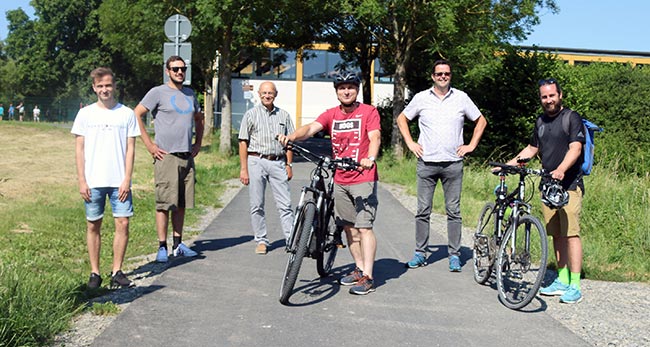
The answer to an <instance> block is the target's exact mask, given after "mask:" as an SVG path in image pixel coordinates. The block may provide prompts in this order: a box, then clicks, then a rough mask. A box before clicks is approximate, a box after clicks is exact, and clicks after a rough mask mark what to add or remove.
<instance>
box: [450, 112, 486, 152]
mask: <svg viewBox="0 0 650 347" xmlns="http://www.w3.org/2000/svg"><path fill="white" fill-rule="evenodd" d="M474 123H475V125H474V132H473V133H472V139H471V140H470V141H469V144H468V145H462V146H460V147H458V149H457V150H456V154H458V156H459V157H464V156H465V155H467V154H469V153H472V152H474V150H475V149H476V147H477V146H478V143H479V141H481V137H482V136H483V132H484V131H485V127H486V126H487V120H485V117H483V115H481V116H479V117H478V118H476V120H475V121H474Z"/></svg>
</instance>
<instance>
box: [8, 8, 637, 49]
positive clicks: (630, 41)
mask: <svg viewBox="0 0 650 347" xmlns="http://www.w3.org/2000/svg"><path fill="white" fill-rule="evenodd" d="M556 2H557V4H558V6H559V7H560V12H559V13H558V14H553V13H551V12H550V11H548V10H543V12H542V13H541V20H542V23H541V24H540V25H538V26H536V27H535V28H534V29H533V30H534V31H533V33H532V34H531V35H530V36H529V37H528V39H527V40H525V41H523V42H517V43H518V44H521V45H528V46H530V45H533V44H536V45H538V46H544V47H559V48H584V49H602V50H620V51H638V52H650V35H648V31H649V30H648V28H647V24H648V14H649V13H650V1H648V0H613V1H612V0H607V1H606V0H556ZM18 7H22V9H23V10H25V12H27V13H28V14H29V15H32V14H33V10H32V8H31V7H30V6H29V0H11V1H7V0H0V40H4V39H5V38H6V37H7V32H8V30H7V20H6V16H5V12H6V11H8V10H12V9H16V8H18Z"/></svg>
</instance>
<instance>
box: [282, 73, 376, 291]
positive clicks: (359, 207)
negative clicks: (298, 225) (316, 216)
mask: <svg viewBox="0 0 650 347" xmlns="http://www.w3.org/2000/svg"><path fill="white" fill-rule="evenodd" d="M360 85H361V81H360V80H359V77H358V76H357V75H356V74H353V73H346V72H343V73H341V74H339V75H337V76H336V77H335V80H334V89H335V91H336V96H337V98H338V100H339V102H340V105H338V106H336V107H333V108H330V109H328V110H326V111H325V112H323V113H322V114H321V115H320V116H318V118H316V120H315V121H314V122H311V123H309V124H307V125H303V126H302V127H300V128H298V130H296V131H295V132H294V133H292V134H290V135H288V136H284V135H280V136H279V137H278V140H280V142H281V143H282V144H284V145H286V144H287V141H299V140H304V139H307V138H309V137H311V136H313V135H314V134H316V133H318V132H320V131H321V130H325V131H326V132H328V133H329V134H330V137H331V139H332V155H333V156H334V158H335V159H340V158H346V157H347V158H352V159H354V160H355V161H356V162H358V163H360V164H361V167H360V168H359V170H358V171H344V170H339V169H337V170H336V172H335V174H334V201H335V203H334V210H335V215H336V224H337V225H339V226H342V227H343V230H345V234H346V236H347V240H348V246H349V248H350V254H351V255H352V258H353V259H354V263H355V265H356V266H355V269H354V270H353V271H352V272H351V273H350V274H348V275H347V276H345V277H343V278H341V279H340V280H339V283H340V284H341V285H344V286H351V287H350V291H349V292H350V294H356V295H365V294H368V293H371V292H374V291H375V282H374V277H373V270H374V264H375V255H376V252H377V239H376V238H375V233H374V231H373V224H374V221H375V218H376V215H377V206H378V204H379V201H378V199H377V181H378V180H379V176H378V174H377V165H375V158H376V157H377V155H378V154H379V147H380V144H381V126H380V121H379V112H378V111H377V109H376V108H374V107H373V106H370V105H366V104H362V103H360V102H358V101H357V96H358V95H359V86H360Z"/></svg>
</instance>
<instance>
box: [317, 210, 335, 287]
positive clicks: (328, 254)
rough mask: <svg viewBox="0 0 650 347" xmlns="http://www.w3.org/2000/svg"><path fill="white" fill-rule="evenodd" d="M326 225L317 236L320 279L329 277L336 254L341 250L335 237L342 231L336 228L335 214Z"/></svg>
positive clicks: (328, 219)
mask: <svg viewBox="0 0 650 347" xmlns="http://www.w3.org/2000/svg"><path fill="white" fill-rule="evenodd" d="M326 223H327V224H326V225H323V226H322V229H321V232H319V233H318V235H317V242H318V254H317V255H316V270H317V271H318V275H320V277H327V276H329V274H330V272H331V271H332V267H333V266H334V260H335V259H336V253H337V252H338V250H339V247H338V245H337V244H336V242H335V239H334V237H335V235H336V233H340V230H337V228H338V227H337V226H336V222H335V220H334V214H333V213H331V215H330V217H329V218H327V221H326Z"/></svg>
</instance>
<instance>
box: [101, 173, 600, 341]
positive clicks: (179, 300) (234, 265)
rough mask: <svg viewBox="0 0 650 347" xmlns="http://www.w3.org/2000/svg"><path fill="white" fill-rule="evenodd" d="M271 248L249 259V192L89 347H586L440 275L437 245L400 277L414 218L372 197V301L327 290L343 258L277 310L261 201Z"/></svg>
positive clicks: (276, 264)
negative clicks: (192, 253)
mask: <svg viewBox="0 0 650 347" xmlns="http://www.w3.org/2000/svg"><path fill="white" fill-rule="evenodd" d="M312 167H313V165H312V164H310V163H297V164H296V165H294V168H295V173H296V178H295V179H294V180H293V181H292V195H293V197H294V200H293V201H297V197H298V194H299V190H300V187H301V186H302V185H305V184H307V180H306V179H307V177H308V173H309V170H310V169H311V168H312ZM268 195H269V196H268V199H267V222H268V226H269V230H270V235H269V236H270V239H271V240H276V241H275V242H273V244H272V247H271V248H270V252H269V253H268V254H267V255H265V256H260V255H256V254H254V248H255V245H254V243H253V241H252V233H251V231H250V219H249V215H248V189H247V188H244V189H242V190H241V191H240V192H239V193H238V194H237V195H236V196H235V198H234V199H233V200H232V201H231V202H230V203H229V204H228V205H227V206H226V207H225V208H224V210H223V211H222V213H220V214H219V216H217V217H216V218H215V219H214V221H213V222H212V223H211V224H210V225H209V226H208V227H207V228H206V230H205V232H204V233H203V234H201V236H200V237H199V238H198V239H197V240H196V241H195V243H194V246H193V248H194V249H196V250H197V251H199V252H200V256H199V257H197V258H194V259H177V260H173V261H172V263H171V264H170V265H169V267H168V268H167V269H166V270H165V271H164V273H163V274H162V275H160V277H159V278H158V279H157V280H156V281H155V282H154V283H153V284H152V285H151V286H150V287H149V288H147V290H146V294H144V295H142V296H141V297H139V298H137V299H136V300H135V301H133V302H132V303H131V304H130V305H129V306H128V307H127V308H126V310H125V311H124V312H122V313H121V314H120V316H119V317H118V318H117V319H116V320H115V321H114V322H113V323H112V324H111V325H110V326H109V327H108V328H107V329H106V330H105V331H104V332H103V333H102V334H101V335H100V336H99V337H98V338H96V339H95V341H94V343H93V346H139V347H144V346H161V345H171V346H177V345H182V346H187V345H190V346H309V345H311V346H420V345H428V346H547V345H550V346H553V345H556V346H574V347H577V346H587V345H588V344H587V343H586V342H585V341H584V340H582V339H581V338H580V337H578V336H576V335H575V334H573V333H572V332H570V331H569V330H568V329H566V328H565V327H563V326H562V325H561V324H560V323H559V322H557V321H556V320H554V319H553V318H551V317H550V316H549V315H547V314H546V313H545V312H544V310H545V309H546V307H547V306H546V303H545V302H544V301H542V300H539V299H538V300H534V301H533V303H531V304H530V305H529V306H528V307H527V309H526V310H525V311H523V312H522V311H512V310H509V309H507V308H506V307H504V306H503V305H502V304H500V303H499V301H498V298H497V292H496V290H495V289H494V288H491V287H487V286H480V285H477V284H476V283H475V282H474V280H473V278H472V268H471V263H469V261H470V260H471V252H470V250H469V249H467V248H464V249H463V257H462V261H463V272H461V273H450V272H448V270H447V260H446V253H447V250H446V240H445V239H444V238H442V237H440V235H439V234H438V233H434V232H432V234H431V241H430V242H431V245H432V246H431V247H430V252H431V254H430V256H429V258H428V261H429V263H430V265H429V266H427V267H424V268H418V269H414V270H408V271H407V269H406V268H405V267H404V261H405V260H408V258H409V257H410V256H411V253H412V251H413V243H414V221H413V214H412V213H410V212H409V211H408V210H406V209H405V208H404V207H403V206H402V204H400V202H399V201H397V200H396V199H395V198H394V197H393V195H392V194H391V193H390V192H388V191H387V190H386V189H384V188H383V187H381V186H380V189H379V201H380V205H379V213H378V218H377V221H376V226H375V231H376V234H377V243H378V249H377V258H376V259H377V262H376V265H375V283H376V285H377V291H376V292H374V293H371V294H369V295H366V296H355V295H350V294H348V292H347V288H346V287H341V286H339V285H338V284H337V283H336V279H338V278H339V277H340V276H341V275H342V274H344V273H347V272H348V271H350V270H351V269H352V267H351V261H352V258H351V257H350V255H349V253H348V251H347V249H344V250H343V252H340V253H339V256H338V257H337V262H336V264H335V273H334V274H333V276H331V277H328V278H323V279H321V278H319V276H318V274H317V273H316V265H315V261H313V260H311V259H306V260H305V261H304V262H303V266H302V269H301V272H300V275H299V278H298V282H297V284H296V290H295V294H293V296H292V297H291V299H290V302H291V305H289V306H283V305H281V304H280V303H279V302H278V297H279V290H280V280H281V277H282V273H283V270H284V266H285V263H286V254H285V252H284V247H283V245H284V241H283V240H282V239H283V237H282V236H281V232H279V220H278V217H277V213H276V211H275V204H274V202H273V201H272V199H271V197H270V193H269V194H268Z"/></svg>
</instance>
